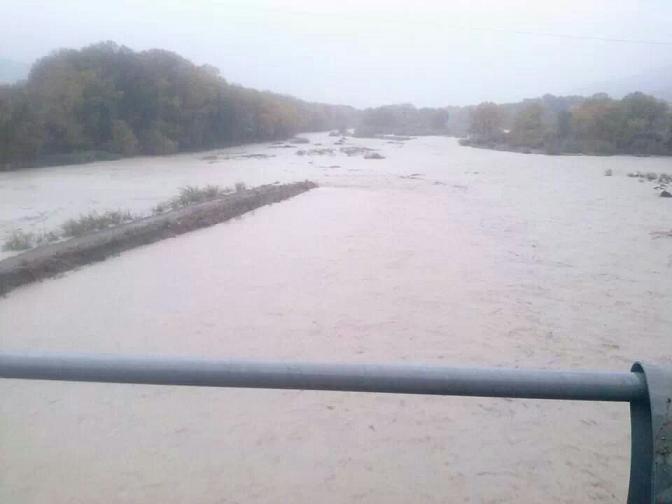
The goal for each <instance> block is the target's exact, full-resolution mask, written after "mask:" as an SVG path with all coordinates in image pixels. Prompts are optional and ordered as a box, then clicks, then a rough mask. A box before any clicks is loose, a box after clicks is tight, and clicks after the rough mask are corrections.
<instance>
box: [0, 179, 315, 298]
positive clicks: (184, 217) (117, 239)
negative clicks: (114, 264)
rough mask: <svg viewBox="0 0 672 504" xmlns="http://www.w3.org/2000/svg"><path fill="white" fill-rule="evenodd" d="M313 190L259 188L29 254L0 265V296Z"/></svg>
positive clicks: (300, 185)
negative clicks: (22, 286) (121, 253)
mask: <svg viewBox="0 0 672 504" xmlns="http://www.w3.org/2000/svg"><path fill="white" fill-rule="evenodd" d="M315 187H317V184H315V183H314V182H309V181H305V182H296V183H293V184H284V185H267V186H262V187H257V188H255V189H248V190H245V191H240V192H236V193H233V194H230V195H227V196H225V197H223V198H221V199H217V200H213V201H207V202H205V203H200V204H198V205H193V206H189V207H187V208H181V209H179V210H173V211H171V212H167V213H165V214H161V215H156V216H152V217H146V218H144V219H140V220H137V221H134V222H131V223H129V224H124V225H121V226H118V227H114V228H111V229H107V230H104V231H99V232H97V233H92V234H90V235H86V236H81V237H78V238H72V239H70V240H67V241H64V242H59V243H54V244H51V245H45V246H42V247H38V248H35V249H33V250H29V251H28V252H24V253H22V254H19V255H17V256H13V257H9V258H7V259H4V260H2V261H0V296H2V295H4V294H7V293H8V292H9V291H11V290H12V289H15V288H17V287H19V286H21V285H25V284H28V283H31V282H36V281H38V280H42V279H44V278H49V277H52V276H55V275H58V274H59V273H63V272H65V271H68V270H71V269H74V268H77V267H79V266H83V265H85V264H89V263H92V262H97V261H104V260H105V259H107V258H108V257H110V256H113V255H117V254H119V253H120V252H123V251H124V250H129V249H132V248H135V247H139V246H141V245H147V244H150V243H154V242H157V241H159V240H163V239H165V238H171V237H174V236H177V235H180V234H183V233H187V232H189V231H193V230H195V229H200V228H204V227H208V226H212V225H214V224H218V223H220V222H224V221H227V220H229V219H232V218H234V217H238V216H240V215H242V214H244V213H246V212H249V211H251V210H254V209H256V208H259V207H262V206H264V205H270V204H272V203H277V202H279V201H282V200H285V199H288V198H291V197H293V196H296V195H298V194H301V193H303V192H306V191H309V190H310V189H313V188H315Z"/></svg>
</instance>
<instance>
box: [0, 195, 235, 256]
mask: <svg viewBox="0 0 672 504" xmlns="http://www.w3.org/2000/svg"><path fill="white" fill-rule="evenodd" d="M246 189H247V186H246V185H245V183H243V182H237V183H236V184H235V186H234V187H233V188H230V187H221V186H218V185H206V186H204V187H196V186H185V187H182V188H180V189H179V192H178V194H177V196H175V197H173V198H171V199H170V200H168V201H166V202H163V203H159V204H158V205H157V206H156V207H154V209H153V211H152V212H153V214H154V215H158V214H162V213H164V212H167V211H170V210H177V209H180V208H185V207H188V206H191V205H197V204H198V203H203V202H206V201H211V200H215V199H218V198H221V197H223V196H225V195H227V194H231V193H233V192H241V191H244V190H246ZM142 217H143V216H142V215H135V214H132V213H131V212H130V211H128V210H107V211H105V212H96V211H93V212H89V213H87V214H83V215H80V216H79V217H76V218H74V219H68V220H67V221H65V222H64V223H63V224H62V225H61V229H60V232H55V231H49V232H42V233H31V232H26V231H23V230H21V229H17V230H15V231H13V232H12V233H11V234H10V236H9V238H7V239H6V240H5V242H4V243H3V245H2V250H3V251H5V252H21V251H24V250H29V249H32V248H35V247H38V246H40V245H45V244H47V243H52V242H55V241H58V240H61V239H63V238H75V237H78V236H83V235H86V234H89V233H93V232H96V231H102V230H104V229H109V228H112V227H116V226H119V225H121V224H126V223H128V222H132V221H135V220H138V219H140V218H142Z"/></svg>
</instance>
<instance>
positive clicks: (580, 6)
mask: <svg viewBox="0 0 672 504" xmlns="http://www.w3.org/2000/svg"><path fill="white" fill-rule="evenodd" d="M0 12H2V17H1V18H0V57H5V58H9V59H13V60H19V61H25V62H32V61H33V60H34V59H36V58H38V57H40V56H43V55H45V54H47V53H48V52H49V51H51V50H52V49H55V48H58V47H81V46H84V45H87V44H90V43H93V42H97V41H101V40H114V41H116V42H119V43H120V44H124V45H127V46H129V47H131V48H132V49H136V50H139V49H148V48H152V47H160V48H165V49H170V50H173V51H176V52H178V53H180V54H182V55H183V56H185V57H187V58H189V59H191V60H193V61H195V62H197V63H210V64H212V65H214V66H216V67H218V68H220V70H221V72H222V75H223V76H224V77H225V78H227V79H228V80H229V81H233V82H237V83H240V84H243V85H246V86H250V87H255V88H260V89H270V90H273V91H277V92H282V93H288V94H292V95H295V96H298V97H300V98H304V99H308V100H315V101H324V102H330V103H347V104H351V105H356V106H370V105H379V104H383V103H403V102H406V103H408V102H410V103H415V104H416V105H421V106H422V105H429V106H438V105H449V104H455V105H462V104H470V103H477V102H480V101H483V100H494V101H500V102H501V101H513V100H518V99H521V98H523V97H530V96H537V95H540V94H543V93H545V92H552V93H566V92H568V91H572V90H575V89H579V88H582V87H584V86H585V85H586V84H589V83H591V82H602V81H608V80H610V79H612V78H620V77H625V76H629V75H632V74H637V73H639V72H642V71H645V70H648V69H652V68H656V67H661V66H667V65H670V64H672V0H646V1H645V0H641V1H636V0H563V1H561V0H555V1H547V0H530V1H523V0H512V1H507V0H462V1H450V0H443V1H436V2H434V1H432V2H430V1H415V2H414V1H409V0H403V1H396V0H384V1H375V0H357V1H349V0H329V1H326V2H322V1H320V0H298V1H263V0H231V1H226V0H221V1H217V0H185V1H177V0H166V1H151V0H142V1H135V0H115V1H109V0H108V1H105V0H72V1H69V0H54V1H45V0H41V1H35V0H2V9H1V11H0ZM582 37H596V38H598V39H626V40H635V41H649V42H657V43H625V42H616V41H607V40H598V39H594V38H582Z"/></svg>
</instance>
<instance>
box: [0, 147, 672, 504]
mask: <svg viewBox="0 0 672 504" xmlns="http://www.w3.org/2000/svg"><path fill="white" fill-rule="evenodd" d="M310 138H311V141H312V142H313V145H300V146H296V147H293V148H287V149H283V148H274V146H270V145H267V144H266V145H253V146H246V147H239V148H234V149H226V150H223V151H215V152H211V153H200V154H189V155H179V156H173V157H166V158H139V159H130V160H123V161H117V162H109V163H98V164H93V165H86V166H76V167H59V168H48V169H39V170H31V171H24V172H17V173H4V174H0V219H1V220H0V234H3V235H4V236H6V235H7V234H9V233H10V232H11V231H12V230H13V229H16V228H22V229H24V230H29V231H30V230H32V231H40V230H49V229H53V228H56V227H58V226H59V225H60V223H61V222H63V221H64V220H65V219H67V218H69V217H73V216H76V215H78V214H80V213H82V212H85V211H89V210H94V209H96V210H106V209H118V208H121V209H129V210H132V211H134V212H136V213H148V212H150V211H151V208H152V207H153V206H154V205H156V203H158V202H160V201H162V200H165V199H167V198H170V197H171V196H173V195H174V194H175V193H176V191H177V189H178V188H179V187H180V186H184V185H186V184H190V185H204V184H209V183H215V184H221V185H233V184H234V183H235V182H238V181H243V182H245V183H247V184H248V185H249V186H252V185H258V184H262V183H273V182H275V181H281V182H285V181H294V180H302V179H306V178H308V179H312V180H315V181H317V182H319V183H320V184H321V187H320V188H319V189H316V190H313V191H311V192H309V193H307V194H303V195H300V196H298V197H296V198H293V199H292V200H289V201H286V202H283V203H280V204H277V205H272V206H269V207H264V208H261V209H259V210H256V211H254V212H253V213H251V214H247V215H245V216H244V217H242V218H241V219H238V220H235V221H231V222H228V223H224V224H220V225H217V226H214V227H212V228H208V229H204V230H200V231H196V232H193V233H190V234H187V235H183V236H180V237H177V238H174V239H170V240H167V241H163V242H160V243H157V244H154V245H150V246H146V247H143V248H139V249H135V250H132V251H129V252H126V253H124V254H122V255H121V256H119V257H117V258H113V259H111V260H108V261H106V262H104V263H98V264H94V265H90V266H86V267H83V268H81V269H80V270H78V271H74V272H71V273H68V274H66V275H64V276H62V277H60V278H56V279H52V280H48V281H44V282H42V283H39V284H33V285H30V286H26V287H22V288H20V289H17V290H16V291H14V292H12V293H11V294H9V295H8V296H7V297H5V298H3V299H0V350H4V351H8V350H50V351H52V350H53V351H91V352H110V353H118V354H130V353H140V354H145V353H146V354H166V355H189V356H207V357H221V358H229V357H230V358H253V359H269V360H278V359H283V360H307V361H329V362H334V361H342V362H408V363H411V362H412V363H423V362H427V363H433V364H446V365H488V366H515V367H523V366H525V367H537V368H549V369H556V368H577V369H580V368H596V369H614V370H627V369H629V366H630V364H631V362H632V361H633V360H635V359H641V360H649V361H653V362H658V363H665V364H672V358H671V357H670V355H671V353H672V352H671V351H672V340H670V332H671V330H672V315H671V312H670V306H672V238H667V237H660V238H656V235H655V233H656V232H660V231H665V230H669V228H670V221H669V215H670V211H671V209H672V207H670V201H669V200H665V199H663V198H657V197H656V193H655V192H654V191H653V189H652V187H651V185H650V184H648V183H638V182H636V181H635V180H633V179H630V178H627V177H626V176H625V174H626V173H627V172H629V171H634V170H639V171H658V172H660V171H671V169H670V168H669V166H670V165H669V161H668V160H665V159H654V158H651V159H639V158H629V157H612V158H592V157H580V156H577V157H570V156H566V157H546V156H537V155H523V154H514V153H504V152H493V151H486V150H476V149H470V148H464V147H459V146H458V145H457V144H456V142H455V141H454V140H452V139H447V138H436V137H429V138H418V139H413V140H409V141H407V142H402V143H390V142H389V141H387V140H364V139H359V140H351V141H350V142H349V145H361V146H367V147H370V148H375V149H379V152H380V153H382V154H383V155H384V156H385V157H386V159H382V160H369V159H364V158H362V157H361V156H352V157H348V156H347V155H345V154H344V153H341V152H339V151H338V148H339V146H332V145H331V144H332V143H333V142H334V141H335V140H336V139H335V138H332V137H328V136H326V135H323V134H316V135H310ZM315 143H321V144H323V145H321V146H315V145H314V144H315ZM324 147H329V148H334V149H336V152H335V153H334V154H333V155H329V154H327V155H314V156H310V155H307V156H298V155H296V154H295V151H296V150H297V149H299V148H300V149H312V148H324ZM243 154H267V155H271V156H274V157H267V158H256V159H255V158H244V157H241V155H243ZM212 155H217V156H218V157H217V159H215V160H213V159H203V158H204V157H209V156H212ZM606 169H611V170H613V176H611V177H605V176H604V171H605V170H606ZM652 233H653V234H652ZM0 238H2V237H0ZM0 395H1V396H2V400H1V401H0V501H1V502H12V503H15V502H18V503H42V502H54V503H87V504H88V503H107V502H129V503H136V502H137V503H144V502H165V503H182V502H194V503H225V502H226V503H228V502H231V503H233V502H264V503H276V502H304V503H313V502H334V503H336V502H339V503H340V502H353V501H358V502H386V503H387V502H397V503H402V502H475V503H499V502H567V503H574V502H622V501H623V500H624V498H625V494H626V491H627V478H628V457H629V446H628V443H629V433H628V408H627V405H624V404H607V403H563V402H552V401H531V400H516V401H513V400H503V399H474V398H450V397H444V398H442V397H415V396H402V395H382V394H381V395H377V394H354V393H330V392H300V391H264V390H233V389H195V388H179V387H155V386H125V385H100V384H72V383H70V384H66V383H42V382H19V381H4V382H2V383H0Z"/></svg>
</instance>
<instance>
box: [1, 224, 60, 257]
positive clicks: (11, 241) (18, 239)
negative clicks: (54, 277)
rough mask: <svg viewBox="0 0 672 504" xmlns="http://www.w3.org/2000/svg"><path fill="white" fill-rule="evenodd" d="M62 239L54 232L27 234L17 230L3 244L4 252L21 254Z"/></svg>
mask: <svg viewBox="0 0 672 504" xmlns="http://www.w3.org/2000/svg"><path fill="white" fill-rule="evenodd" d="M59 238H60V237H59V236H58V234H56V233H54V232H51V231H50V232H47V233H27V232H25V231H22V230H20V229H17V230H15V231H13V232H12V234H10V235H9V238H7V240H5V242H4V243H3V244H2V250H3V251H5V252H20V251H22V250H28V249H31V248H35V247H37V246H38V245H46V244H47V243H51V242H54V241H56V240H58V239H59Z"/></svg>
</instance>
